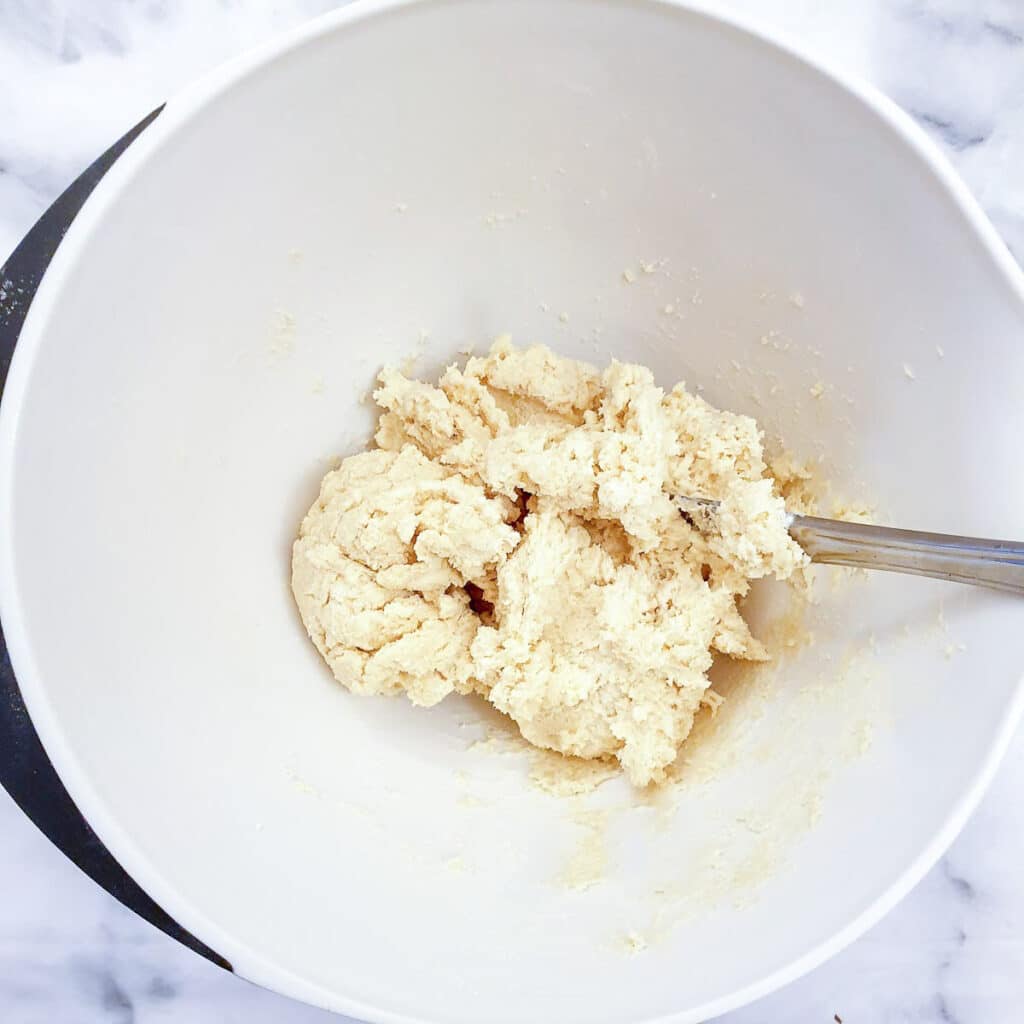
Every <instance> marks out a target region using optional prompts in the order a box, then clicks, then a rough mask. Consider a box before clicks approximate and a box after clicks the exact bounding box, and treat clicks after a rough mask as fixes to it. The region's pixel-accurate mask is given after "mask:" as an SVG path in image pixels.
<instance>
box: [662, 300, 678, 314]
mask: <svg viewBox="0 0 1024 1024" xmlns="http://www.w3.org/2000/svg"><path fill="white" fill-rule="evenodd" d="M675 311H676V307H675V306H673V305H672V303H671V302H669V303H668V304H667V305H666V306H664V308H663V309H662V313H664V314H665V316H672V314H673V313H675Z"/></svg>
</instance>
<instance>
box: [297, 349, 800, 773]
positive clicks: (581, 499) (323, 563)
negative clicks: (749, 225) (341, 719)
mask: <svg viewBox="0 0 1024 1024" xmlns="http://www.w3.org/2000/svg"><path fill="white" fill-rule="evenodd" d="M373 397H374V401H375V402H376V403H377V405H378V406H379V408H380V410H381V413H380V419H379V422H378V425H377V431H376V434H375V442H376V448H375V449H373V450H370V451H366V452H362V453H360V454H357V455H352V456H350V457H349V458H346V459H344V460H343V461H342V462H341V464H340V465H339V466H338V467H337V468H336V469H335V470H333V471H332V472H329V473H328V474H327V475H326V476H325V477H324V479H323V481H322V483H321V487H320V494H319V497H318V498H317V500H316V501H315V502H314V503H313V505H312V507H311V508H310V510H309V512H308V513H307V515H306V517H305V519H304V520H303V522H302V525H301V527H300V530H299V537H298V539H297V540H296V542H295V545H294V549H293V556H292V591H293V594H294V596H295V600H296V602H297V604H298V607H299V611H300V613H301V616H302V620H303V623H304V625H305V627H306V630H307V631H308V633H309V635H310V637H311V639H312V641H313V643H314V644H315V645H316V647H317V649H318V650H319V651H320V653H321V655H322V656H323V658H324V660H325V661H326V662H327V664H328V666H329V667H330V669H331V671H332V672H333V674H334V676H335V678H336V679H337V680H338V681H339V682H341V683H342V684H343V685H344V686H346V687H347V688H348V689H349V690H351V691H352V692H353V693H355V694H358V695H360V696H396V695H401V694H404V695H405V696H406V697H407V698H408V699H409V700H410V701H412V702H413V703H414V704H419V705H423V706H429V705H432V704H436V703H438V702H439V701H441V700H443V699H444V698H445V697H446V696H447V695H448V694H450V693H459V694H465V695H471V694H472V695H477V696H478V697H480V698H482V699H484V700H486V701H487V702H489V703H490V704H492V705H493V706H494V707H495V708H496V709H497V710H498V711H500V712H502V714H503V715H505V716H507V718H508V719H511V720H512V721H513V722H514V723H515V725H516V727H517V728H518V731H519V733H520V734H521V736H522V737H523V738H524V739H525V740H526V741H528V742H529V743H531V744H533V746H535V747H538V748H541V749H542V750H545V751H553V752H555V753H553V754H551V755H549V757H550V758H551V760H549V761H548V762H547V763H546V765H542V764H541V763H540V762H538V764H537V765H535V767H534V771H533V773H532V775H533V781H534V783H535V784H538V785H542V786H547V787H548V788H552V787H553V788H554V789H557V790H559V791H561V792H564V793H579V792H584V791H586V789H587V788H588V787H589V788H593V786H594V785H597V784H599V783H600V782H601V781H605V780H606V779H607V778H608V777H609V776H610V774H611V773H612V772H613V771H614V770H616V766H619V767H620V768H621V770H623V771H624V772H625V773H626V775H627V776H628V778H629V780H630V781H631V782H632V783H633V784H634V785H635V786H637V787H644V786H646V785H648V784H649V783H652V782H654V783H657V782H660V781H662V780H663V779H664V778H665V773H666V770H667V769H668V767H669V766H670V765H671V764H672V763H673V762H674V761H675V760H676V757H677V755H678V753H679V748H680V746H681V745H682V743H683V742H684V740H685V739H686V737H687V735H688V734H689V732H690V730H691V728H692V726H693V721H694V716H695V714H696V713H697V711H698V710H699V709H700V707H701V706H702V705H703V706H708V707H710V708H711V709H712V710H713V711H714V710H716V709H717V707H718V704H719V703H720V700H721V698H720V697H719V696H718V695H717V694H716V693H714V691H712V690H710V689H709V686H710V683H709V680H708V675H707V673H708V670H709V669H710V667H711V663H712V660H713V658H714V656H715V655H716V654H720V655H725V656H728V657H730V658H736V659H745V660H749V661H763V660H765V659H766V658H767V657H768V654H767V651H766V648H765V647H764V645H763V644H762V643H761V642H760V641H759V640H757V639H756V638H755V637H754V636H753V635H752V634H751V632H750V629H749V627H748V626H747V623H746V621H745V620H744V619H743V616H742V615H741V613H740V611H739V608H738V602H739V600H740V599H741V598H742V597H744V596H745V595H746V594H747V591H748V589H749V586H750V581H751V580H756V579H759V578H761V577H765V576H775V577H777V578H778V579H782V580H786V579H790V578H794V579H795V580H798V579H799V577H800V575H801V573H802V570H803V568H804V567H805V566H806V565H807V557H806V555H805V554H804V553H803V551H801V550H800V548H799V547H798V546H797V545H796V543H795V542H794V541H793V540H792V539H791V538H790V536H789V533H788V530H787V526H786V507H785V504H784V494H783V492H782V490H781V487H780V483H779V482H777V481H776V479H775V477H774V476H773V475H772V471H771V470H770V468H769V466H768V465H767V464H766V461H765V456H764V450H763V439H762V435H761V431H760V430H759V429H758V426H757V424H756V423H755V422H754V420H752V419H750V418H749V417H747V416H741V415H737V414H734V413H730V412H726V411H724V410H720V409H716V408H715V407H714V406H712V405H710V404H709V403H708V402H706V401H705V400H704V399H703V398H701V397H700V396H699V395H698V394H694V393H693V392H691V391H688V390H687V389H686V387H685V386H684V385H683V384H677V385H676V386H675V387H674V388H672V389H671V390H669V391H667V392H666V391H665V390H663V389H662V388H661V387H659V386H658V385H657V384H656V383H655V381H654V378H653V375H652V374H651V372H650V371H649V370H648V369H646V368H645V367H642V366H637V365H631V364H626V363H619V362H617V361H613V362H612V363H611V364H610V365H609V366H607V367H605V368H604V369H603V370H601V369H598V368H597V367H595V366H592V365H590V364H587V363H582V362H576V361H574V360H571V359H566V358H563V357H561V356H558V355H556V354H555V353H554V352H552V351H551V350H550V349H548V348H545V347H543V346H540V345H535V346H532V347H530V348H517V347H515V346H514V345H513V344H512V343H511V341H510V340H509V339H508V338H507V337H502V338H499V339H498V340H497V341H496V342H495V343H494V344H493V345H492V347H491V349H490V351H489V352H488V353H487V354H486V355H483V356H473V357H470V358H469V359H468V360H466V362H465V365H464V366H462V367H460V366H458V365H452V366H450V367H449V368H448V369H447V370H445V371H444V373H443V374H442V375H441V377H440V380H439V381H438V383H437V384H436V385H434V384H430V383H426V382H424V381H420V380H416V379H413V378H411V377H410V376H408V375H407V374H405V373H402V372H400V371H399V370H396V369H391V368H386V369H384V370H383V371H382V372H381V374H380V376H379V378H378V387H377V390H376V391H375V392H374V395H373ZM783 468H784V469H785V471H786V473H787V474H788V476H786V477H784V478H783V479H786V480H788V481H789V483H788V484H787V486H790V485H791V486H792V489H793V494H794V496H796V495H798V494H800V493H802V491H801V487H802V484H803V483H804V482H805V481H803V480H802V479H801V476H800V474H801V472H804V471H803V470H801V469H800V468H798V467H797V466H795V465H793V464H789V465H787V466H785V467H782V466H781V464H780V470H782V469H783ZM677 496H688V497H696V498H710V499H715V500H717V501H719V502H720V506H719V512H718V514H717V515H716V517H715V521H714V523H713V524H712V526H711V527H710V528H709V527H708V526H707V524H704V525H702V526H701V525H699V524H697V523H696V522H695V521H694V520H693V519H691V518H690V517H689V516H688V515H684V514H681V513H680V511H679V509H678V507H677V504H676V501H675V498H676V497H677ZM562 755H564V756H562ZM584 766H585V767H584ZM553 767H554V768H557V769H558V771H557V772H555V771H553V770H552V769H553ZM556 774H557V775H558V777H559V780H560V781H559V782H558V784H557V786H556V785H555V784H554V783H549V782H546V781H545V780H547V779H549V778H550V777H553V776H554V775H556Z"/></svg>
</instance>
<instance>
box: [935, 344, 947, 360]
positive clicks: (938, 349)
mask: <svg viewBox="0 0 1024 1024" xmlns="http://www.w3.org/2000/svg"><path fill="white" fill-rule="evenodd" d="M935 354H936V355H937V356H938V357H939V358H940V359H945V358H946V350H945V349H944V348H943V347H942V346H941V345H936V346H935Z"/></svg>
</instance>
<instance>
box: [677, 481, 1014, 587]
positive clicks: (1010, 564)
mask: <svg viewBox="0 0 1024 1024" xmlns="http://www.w3.org/2000/svg"><path fill="white" fill-rule="evenodd" d="M676 504H677V505H678V506H679V510H680V511H681V512H682V513H683V514H684V515H686V516H688V517H689V518H690V520H691V521H692V522H693V523H694V525H696V526H697V527H698V529H702V530H713V529H714V521H715V516H716V514H717V512H718V504H719V503H718V502H717V501H712V500H710V499H706V498H686V497H677V498H676ZM788 526H789V534H790V536H791V537H792V538H793V539H794V540H795V541H796V542H797V544H799V545H800V547H802V548H803V549H804V551H806V552H807V554H808V555H809V556H810V559H811V561H812V562H823V563H825V564H828V565H851V566H857V567H858V568H862V569H882V570H884V571H886V572H905V573H910V574H911V575H913V576H930V577H932V578H934V579H939V580H954V581H955V582H957V583H973V584H975V585H976V586H979V587H989V588H990V589H992V590H1002V591H1005V592H1007V593H1011V594H1024V543H1020V542H1015V541H1009V540H980V539H978V538H977V537H952V536H948V535H947V534H943V533H921V532H920V531H918V530H894V529H892V528H891V527H888V526H869V525H867V524H865V523H844V522H842V521H840V520H837V519H819V518H818V517H817V516H799V515H793V514H790V515H789V517H788Z"/></svg>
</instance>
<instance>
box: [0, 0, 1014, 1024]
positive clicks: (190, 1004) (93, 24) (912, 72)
mask: <svg viewBox="0 0 1024 1024" xmlns="http://www.w3.org/2000/svg"><path fill="white" fill-rule="evenodd" d="M334 6H337V0H275V2H274V3H268V2H267V0H231V2H221V3H210V2H207V0H135V2H133V3H124V2H122V0H91V2H89V3H84V2H76V0H0V262H2V261H3V259H5V258H6V256H7V254H8V253H9V252H10V251H11V249H13V247H14V246H15V245H16V244H17V242H18V240H19V239H20V238H21V236H22V235H23V234H24V233H25V231H27V229H28V228H29V227H30V226H31V225H32V223H33V221H34V220H35V219H36V217H37V216H38V215H39V214H40V213H42V211H43V210H44V209H45V208H46V207H47V206H48V205H49V203H50V202H51V201H52V200H53V199H54V198H55V197H56V195H57V194H58V193H59V192H60V191H61V190H62V189H63V188H64V186H65V185H67V184H68V183H69V182H70V181H71V180H72V179H73V178H74V177H75V176H76V175H77V174H78V173H79V172H80V171H81V170H82V169H83V168H84V167H85V166H86V164H88V163H89V162H90V161H91V160H92V159H93V158H94V157H95V156H96V155H98V154H99V153H100V152H101V151H102V150H103V149H104V148H106V146H107V145H108V144H109V143H110V142H111V141H113V140H114V139H116V138H117V137H118V136H119V135H121V134H122V132H123V131H124V130H125V129H126V128H128V127H129V126H130V125H132V124H133V123H135V121H137V120H138V119H139V118H140V117H141V116H143V115H144V114H145V113H147V112H148V111H149V110H151V109H152V108H153V107H154V106H156V105H157V104H158V103H159V102H160V101H161V100H162V99H164V98H165V97H166V96H168V95H169V94H171V93H173V92H174V91H175V90H176V89H177V88H179V87H180V86H181V85H182V84H183V83H184V82H186V81H188V80H189V79H191V78H193V77H194V76H196V75H197V74H199V73H201V72H202V71H204V70H205V69H206V68H208V67H211V66H213V65H214V64H216V63H218V62H219V61H221V60H223V59H225V58H227V57H229V56H231V55H233V54H235V53H237V52H239V51H241V50H243V49H245V48H247V47H249V46H251V45H253V44H255V43H257V42H260V41H262V40H264V39H266V38H267V37H269V36H271V35H272V34H273V33H275V32H279V31H282V30H284V29H286V28H289V27H290V26H292V25H294V24H297V23H298V22H300V21H302V20H303V19H305V18H308V17H311V16H313V15H315V14H318V13H320V12H322V11H324V10H327V9H329V8H332V7H334ZM719 6H720V7H721V8H722V9H723V10H728V11H734V12H737V13H740V14H743V15H746V16H749V17H750V18H752V19H754V20H756V21H759V22H760V23H762V24H763V25H765V26H767V27H769V28H771V29H774V30H776V31H777V32H779V33H782V34H784V35H787V36H789V37H790V38H792V39H793V40H795V41H797V42H799V43H801V44H802V45H804V46H805V47H807V48H808V49H810V50H811V51H812V52H814V53H816V54H818V55H820V56H821V57H822V58H824V59H827V60H829V61H831V62H833V63H835V64H838V65H840V66H842V67H843V68H845V69H847V70H849V71H853V72H856V73H858V74H860V75H862V76H864V77H866V78H868V79H870V80H871V81H872V82H874V83H875V84H876V85H878V86H879V87H880V88H881V89H883V90H884V91H885V92H886V93H888V94H889V95H890V96H891V97H892V98H893V99H894V100H895V101H896V102H897V103H899V104H900V105H901V106H903V107H904V108H905V109H906V110H908V111H909V112H910V113H911V114H912V115H913V116H914V117H915V118H916V119H917V120H918V121H919V123H921V124H922V125H923V126H924V127H925V129H926V130H927V131H928V132H929V134H931V135H932V137H933V138H934V139H935V140H936V141H937V142H938V143H939V145H940V146H941V147H942V149H943V150H944V151H945V153H946V154H947V156H948V157H949V158H950V159H951V160H952V162H953V163H954V165H955V166H956V167H957V169H958V170H959V172H960V173H961V174H962V175H963V177H964V178H965V179H966V181H967V182H968V184H969V185H970V187H971V188H972V189H973V191H974V193H975V194H976V195H977V196H978V197H979V199H980V200H981V203H982V205H983V206H984V208H985V209H986V211H987V212H988V214H989V216H990V217H991V218H992V220H993V222H994V223H995V225H996V228H997V229H998V230H999V232H1000V233H1001V234H1002V236H1003V238H1004V239H1005V240H1006V242H1007V244H1008V245H1009V247H1010V249H1011V250H1012V251H1013V252H1014V253H1015V255H1016V256H1017V257H1018V258H1019V259H1024V2H1022V0H831V2H830V3H828V4H822V3H820V0H720V3H719ZM1022 794H1024V735H1019V736H1018V737H1017V739H1016V741H1015V743H1014V744H1013V745H1012V746H1011V749H1010V752H1009V754H1008V756H1007V758H1006V761H1005V762H1004V764H1003V766H1002V767H1001V769H1000V771H999V773H998V775H997V777H996V780H995V782H994V784H993V786H992V788H991V790H990V791H989V793H988V795H987V796H986V797H985V799H984V800H983V802H982V804H981V806H980V807H979V809H978V811H977V812H976V813H975V815H974V817H973V818H972V820H971V821H970V822H969V823H968V825H967V826H966V828H965V829H964V831H963V833H962V835H961V836H960V837H959V839H957V841H956V842H955V843H954V844H953V846H952V848H951V849H950V851H949V852H948V854H947V855H946V856H945V857H943V858H942V860H941V861H940V863H939V864H938V865H937V866H936V867H935V869H934V870H933V871H932V872H931V873H930V874H929V875H928V876H927V877H926V878H925V879H924V880H923V881H922V882H921V884H920V885H918V887H917V888H916V889H915V890H914V891H913V892H912V893H911V894H910V895H909V896H908V897H907V898H906V899H905V900H904V901H903V902H902V903H901V904H900V905H899V906H898V907H897V908H896V909H895V910H894V911H893V912H892V913H890V914H889V916H888V917H887V918H885V920H884V921H883V922H882V923H881V924H879V925H878V926H876V927H875V928H874V929H872V930H871V931H870V932H869V933H868V934H867V935H865V936H864V937H863V938H861V939H860V940H859V941H858V942H856V943H854V944H853V945H852V946H851V947H849V948H848V949H847V950H845V951H844V952H843V953H841V954H840V955H839V956H837V957H836V958H835V959H833V960H832V961H830V962H829V963H828V964H826V965H825V966H823V967H821V968H819V969H818V970H816V971H814V972H813V973H811V974H810V975H808V976H806V977H804V978H803V979H801V980H799V981H797V982H795V983H794V984H792V985H790V986H788V987H787V988H785V989H783V990H782V991H780V992H777V993H775V994H774V995H772V996H769V997H768V998H766V999H764V1000H762V1001H760V1002H758V1003H756V1004H754V1005H753V1006H750V1007H748V1008H746V1009H744V1010H741V1011H738V1012H735V1013H732V1014H728V1015H727V1016H726V1017H723V1018H720V1019H721V1020H722V1021H725V1022H728V1024H755V1022H766V1021H772V1022H788V1021H794V1022H796V1021H799V1022H801V1024H813V1022H822V1024H828V1022H831V1021H833V1019H840V1018H841V1019H842V1021H844V1022H846V1024H864V1022H872V1024H885V1022H897V1021H898V1022H908V1024H909V1022H919V1024H1004V1022H1005V1024H1009V1022H1011V1021H1012V1022H1017V1021H1020V1020H1021V1019H1024V1011H1022V1009H1021V1004H1022V1002H1024V885H1022V884H1021V883H1020V880H1019V866H1020V865H1021V864H1022V863H1024V800H1022V799H1021V795H1022ZM0 833H2V836H3V841H2V842H0V879H2V882H0V1020H2V1021H4V1022H5V1024H101V1022H105V1024H134V1022H140V1024H150V1022H153V1024H155V1022H159V1021H187V1022H188V1024H214V1022H216V1024H231V1022H236V1021H237V1022H242V1021H244V1022H246V1024H261V1022H268V1024H269V1022H273V1024H314V1022H322V1024H328V1022H331V1021H337V1020H339V1019H340V1018H338V1017H335V1016H332V1015H330V1014H327V1013H324V1012H322V1011H319V1010H314V1009H311V1008H309V1007H305V1006H301V1005H299V1004H297V1003H292V1002H290V1001H289V1000H286V999H283V998H281V997H279V996H275V995H273V994H271V993H269V992H264V991H262V990H260V989H257V988H256V987H254V986H252V985H249V984H247V983H246V982H244V981H241V980H239V979H238V978H235V977H233V976H231V975H229V974H225V973H223V972H221V971H220V970H218V969H217V968H215V967H213V966H211V965H209V964H207V963H206V962H205V961H204V960H201V959H200V958H199V957H197V956H194V955H193V954H191V953H190V952H188V951H187V950H185V949H183V948H181V947H179V946H178V945H176V944H175V943H174V942H172V941H171V940H170V939H168V938H166V937H165V936H164V935H163V934H161V933H160V932H158V931H156V930H155V929H154V928H152V927H150V926H149V925H148V924H146V923H145V922H143V921H141V920H140V919H138V918H136V917H135V916H134V915H132V914H131V913H129V912H128V911H126V910H124V909H123V908H122V907H121V906H120V904H118V903H117V902H116V901H115V900H113V899H112V898H111V897H109V896H108V895H107V894H106V893H105V892H103V891H102V890H100V889H99V888H97V887H96V886H95V885H94V884H93V883H92V882H91V881H90V880H89V879H88V878H86V877H85V876H84V875H82V874H80V873H79V871H78V870H77V868H75V867H74V866H73V865H72V864H71V863H70V862H68V861H67V860H65V859H64V857H63V856H62V855H61V854H60V853H59V852H57V851H56V850H55V849H54V848H52V847H51V846H50V845H49V843H48V842H47V841H46V840H45V839H43V837H42V836H41V835H40V834H39V833H38V832H37V831H36V830H35V828H34V826H32V825H31V824H30V823H29V822H28V821H27V820H26V819H25V818H23V817H22V815H21V813H20V812H19V811H18V809H17V808H16V807H15V806H14V805H13V803H12V802H11V801H10V799H9V798H8V797H7V795H6V794H5V793H3V791H2V790H0Z"/></svg>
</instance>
